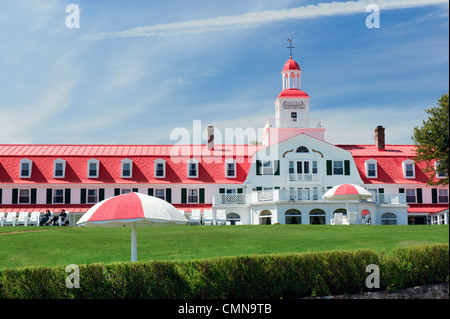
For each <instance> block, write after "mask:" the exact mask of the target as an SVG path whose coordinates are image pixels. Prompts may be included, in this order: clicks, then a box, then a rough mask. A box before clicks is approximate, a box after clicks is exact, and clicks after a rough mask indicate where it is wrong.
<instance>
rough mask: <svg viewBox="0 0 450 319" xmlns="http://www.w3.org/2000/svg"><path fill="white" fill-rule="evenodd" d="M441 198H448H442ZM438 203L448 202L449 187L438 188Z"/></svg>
mask: <svg viewBox="0 0 450 319" xmlns="http://www.w3.org/2000/svg"><path fill="white" fill-rule="evenodd" d="M441 191H442V192H445V194H443V195H441ZM441 198H447V199H446V200H441ZM438 203H439V204H441V203H445V204H446V203H448V189H447V188H438Z"/></svg>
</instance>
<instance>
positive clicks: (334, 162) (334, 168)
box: [333, 161, 344, 175]
mask: <svg viewBox="0 0 450 319" xmlns="http://www.w3.org/2000/svg"><path fill="white" fill-rule="evenodd" d="M338 162H339V163H342V166H341V167H336V166H335V164H336V163H338ZM336 169H342V173H336V171H335V170H336ZM333 175H344V161H333Z"/></svg>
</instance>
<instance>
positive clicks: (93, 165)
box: [88, 158, 100, 178]
mask: <svg viewBox="0 0 450 319" xmlns="http://www.w3.org/2000/svg"><path fill="white" fill-rule="evenodd" d="M99 165H100V161H99V160H97V159H95V158H92V159H90V160H88V178H98V171H99Z"/></svg>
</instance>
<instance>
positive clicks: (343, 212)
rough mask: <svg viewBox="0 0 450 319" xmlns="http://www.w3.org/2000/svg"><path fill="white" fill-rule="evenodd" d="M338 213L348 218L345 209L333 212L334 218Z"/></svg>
mask: <svg viewBox="0 0 450 319" xmlns="http://www.w3.org/2000/svg"><path fill="white" fill-rule="evenodd" d="M336 213H341V214H342V216H347V210H346V209H345V208H338V209H336V210H335V211H334V212H333V216H334V214H336Z"/></svg>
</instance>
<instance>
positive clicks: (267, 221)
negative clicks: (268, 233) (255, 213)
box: [259, 210, 272, 225]
mask: <svg viewBox="0 0 450 319" xmlns="http://www.w3.org/2000/svg"><path fill="white" fill-rule="evenodd" d="M259 224H260V225H271V224H272V212H271V211H270V210H263V211H262V212H261V213H260V214H259Z"/></svg>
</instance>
